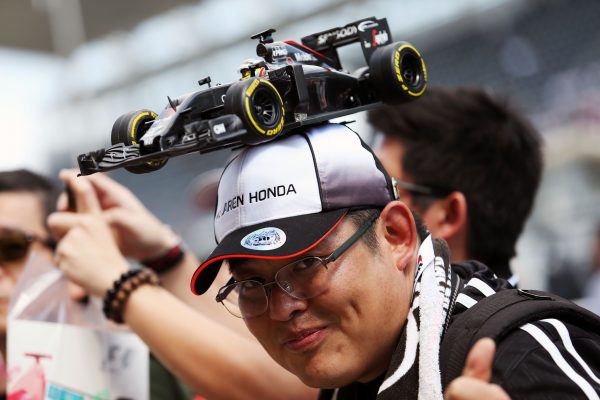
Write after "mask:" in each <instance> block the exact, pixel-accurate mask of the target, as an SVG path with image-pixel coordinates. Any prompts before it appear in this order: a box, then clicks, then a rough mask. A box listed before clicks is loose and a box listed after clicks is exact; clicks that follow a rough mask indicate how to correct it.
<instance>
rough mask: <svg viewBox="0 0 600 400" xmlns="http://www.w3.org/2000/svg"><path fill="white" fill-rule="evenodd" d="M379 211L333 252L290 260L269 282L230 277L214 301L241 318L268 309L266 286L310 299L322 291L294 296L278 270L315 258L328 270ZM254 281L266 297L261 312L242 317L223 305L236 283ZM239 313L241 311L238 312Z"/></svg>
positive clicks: (268, 293) (374, 218) (371, 223)
mask: <svg viewBox="0 0 600 400" xmlns="http://www.w3.org/2000/svg"><path fill="white" fill-rule="evenodd" d="M379 215H380V212H379V211H377V212H376V213H374V214H373V215H371V216H370V217H369V219H368V220H367V221H366V222H365V223H364V224H363V225H362V226H361V227H359V228H358V229H357V230H356V232H354V234H352V236H350V237H349V238H348V239H346V240H345V241H344V242H343V243H342V244H341V245H339V246H338V247H337V248H336V249H335V250H333V252H331V254H330V255H329V256H327V257H325V258H323V257H320V256H307V257H303V258H300V259H297V260H294V261H291V262H289V263H287V264H285V265H283V266H282V267H281V268H279V269H278V270H277V272H275V276H274V279H273V280H272V281H271V282H267V283H261V282H259V281H257V280H256V279H243V280H241V281H235V278H233V277H232V278H231V279H230V280H229V281H228V282H227V284H225V285H224V286H222V287H221V288H220V289H219V291H218V292H217V295H216V297H215V301H216V302H217V303H221V304H222V305H223V307H225V309H227V311H228V312H229V313H230V314H231V315H233V316H234V317H237V318H243V319H249V318H255V317H258V316H260V315H262V314H264V313H265V312H266V311H267V310H268V309H269V299H270V293H271V290H269V291H267V290H266V287H267V286H272V285H275V284H276V285H277V286H278V287H279V288H280V289H281V290H282V291H283V292H284V293H285V294H287V295H288V296H291V297H293V298H295V299H301V300H307V299H312V298H314V297H317V296H319V295H320V294H322V293H319V294H316V295H313V296H310V297H296V296H294V295H292V294H291V293H289V292H288V291H287V290H286V289H285V288H284V287H283V286H282V284H280V283H279V282H278V281H277V275H278V274H279V272H280V271H281V270H283V269H285V268H287V267H289V266H290V265H294V264H296V263H298V262H301V261H305V260H308V259H317V260H319V262H320V264H321V265H322V266H323V267H324V268H325V270H328V268H327V264H330V263H332V262H334V261H336V260H337V259H338V258H339V257H340V256H341V255H342V254H344V253H345V252H346V251H347V250H348V249H350V247H352V245H354V244H355V243H356V242H358V240H359V239H360V238H361V237H362V236H363V235H364V234H365V233H366V232H367V231H368V230H369V228H371V226H372V225H373V223H374V222H375V221H376V220H377V219H378V218H379ZM250 281H252V282H256V283H258V284H259V285H260V286H262V289H263V293H264V298H265V299H266V307H265V309H264V311H262V312H261V313H259V314H257V315H254V316H252V317H247V318H245V317H242V316H240V315H236V314H234V313H233V312H232V311H231V310H230V309H229V308H227V306H226V305H225V300H226V299H227V296H229V294H230V293H231V292H232V291H233V290H235V288H236V287H237V286H238V284H240V283H244V282H250ZM240 314H241V312H240Z"/></svg>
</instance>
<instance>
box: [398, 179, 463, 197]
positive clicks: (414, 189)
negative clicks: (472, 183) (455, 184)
mask: <svg viewBox="0 0 600 400" xmlns="http://www.w3.org/2000/svg"><path fill="white" fill-rule="evenodd" d="M392 186H393V187H394V192H395V194H396V198H399V193H398V189H404V190H406V191H407V192H409V193H412V194H413V195H420V196H428V197H437V198H439V197H446V196H448V195H449V194H450V193H452V192H453V191H454V190H452V189H447V188H436V187H431V186H425V185H419V184H417V183H413V182H407V181H403V180H400V179H397V178H394V177H392Z"/></svg>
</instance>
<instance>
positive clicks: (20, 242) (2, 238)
mask: <svg viewBox="0 0 600 400" xmlns="http://www.w3.org/2000/svg"><path fill="white" fill-rule="evenodd" d="M36 240H37V241H39V242H40V243H42V244H43V245H45V246H47V247H49V248H51V249H52V248H54V242H53V241H51V240H48V239H46V240H42V239H40V238H38V237H37V236H36V235H31V234H28V233H26V232H23V231H21V230H19V229H12V228H0V261H19V260H22V259H23V258H25V256H27V253H28V251H29V247H30V246H31V243H33V242H34V241H36Z"/></svg>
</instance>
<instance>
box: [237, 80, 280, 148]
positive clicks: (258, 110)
mask: <svg viewBox="0 0 600 400" xmlns="http://www.w3.org/2000/svg"><path fill="white" fill-rule="evenodd" d="M225 113H227V114H235V115H237V116H238V117H240V119H241V120H242V122H243V124H244V127H245V128H246V131H247V132H248V133H247V134H246V135H244V136H242V137H241V138H240V140H241V141H242V142H243V143H244V144H249V145H253V144H258V143H262V142H265V141H269V140H272V139H274V138H276V137H277V136H278V135H280V134H281V132H283V124H284V116H285V112H284V109H283V100H281V96H280V95H279V92H278V91H277V89H276V88H275V86H273V84H271V82H269V81H268V80H266V79H260V78H254V77H253V78H248V79H244V80H242V81H239V82H235V83H234V84H232V85H231V86H230V87H229V89H228V90H227V94H226V96H225Z"/></svg>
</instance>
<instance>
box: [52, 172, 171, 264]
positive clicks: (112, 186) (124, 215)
mask: <svg viewBox="0 0 600 400" xmlns="http://www.w3.org/2000/svg"><path fill="white" fill-rule="evenodd" d="M60 178H61V179H62V180H63V181H64V182H65V183H66V184H67V185H68V186H69V187H73V185H75V184H77V182H79V181H82V180H84V181H87V182H89V184H90V185H89V186H88V189H90V190H91V191H92V192H93V194H94V196H95V197H96V198H97V202H98V204H99V207H100V209H101V210H102V217H103V218H104V219H105V221H106V222H107V223H108V224H109V225H110V227H111V228H112V230H113V233H114V235H115V239H116V241H117V244H118V246H119V249H120V250H121V252H122V253H123V255H125V256H126V257H130V258H133V259H136V260H138V261H143V260H148V259H153V258H157V257H160V256H162V255H163V254H165V253H166V252H167V251H168V250H170V249H171V248H172V247H173V246H174V245H176V244H177V243H178V242H179V238H178V237H177V235H175V234H174V233H173V231H171V229H170V228H169V227H168V226H167V225H165V224H163V223H162V222H161V221H160V220H159V219H158V218H156V217H155V216H154V215H153V214H152V213H151V212H150V211H148V209H147V208H146V207H145V206H144V205H143V204H142V203H141V202H140V201H139V200H138V198H137V197H135V195H134V194H133V193H131V191H129V189H127V188H125V187H124V186H122V185H120V184H119V183H117V182H115V181H114V180H112V179H110V178H109V177H108V176H106V175H104V174H94V175H90V176H83V177H77V172H76V170H63V171H61V173H60ZM91 195H92V194H90V196H91ZM67 207H68V206H67V198H66V196H62V198H61V199H59V205H58V209H59V210H63V211H64V210H66V209H67ZM77 208H78V211H79V205H77Z"/></svg>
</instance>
